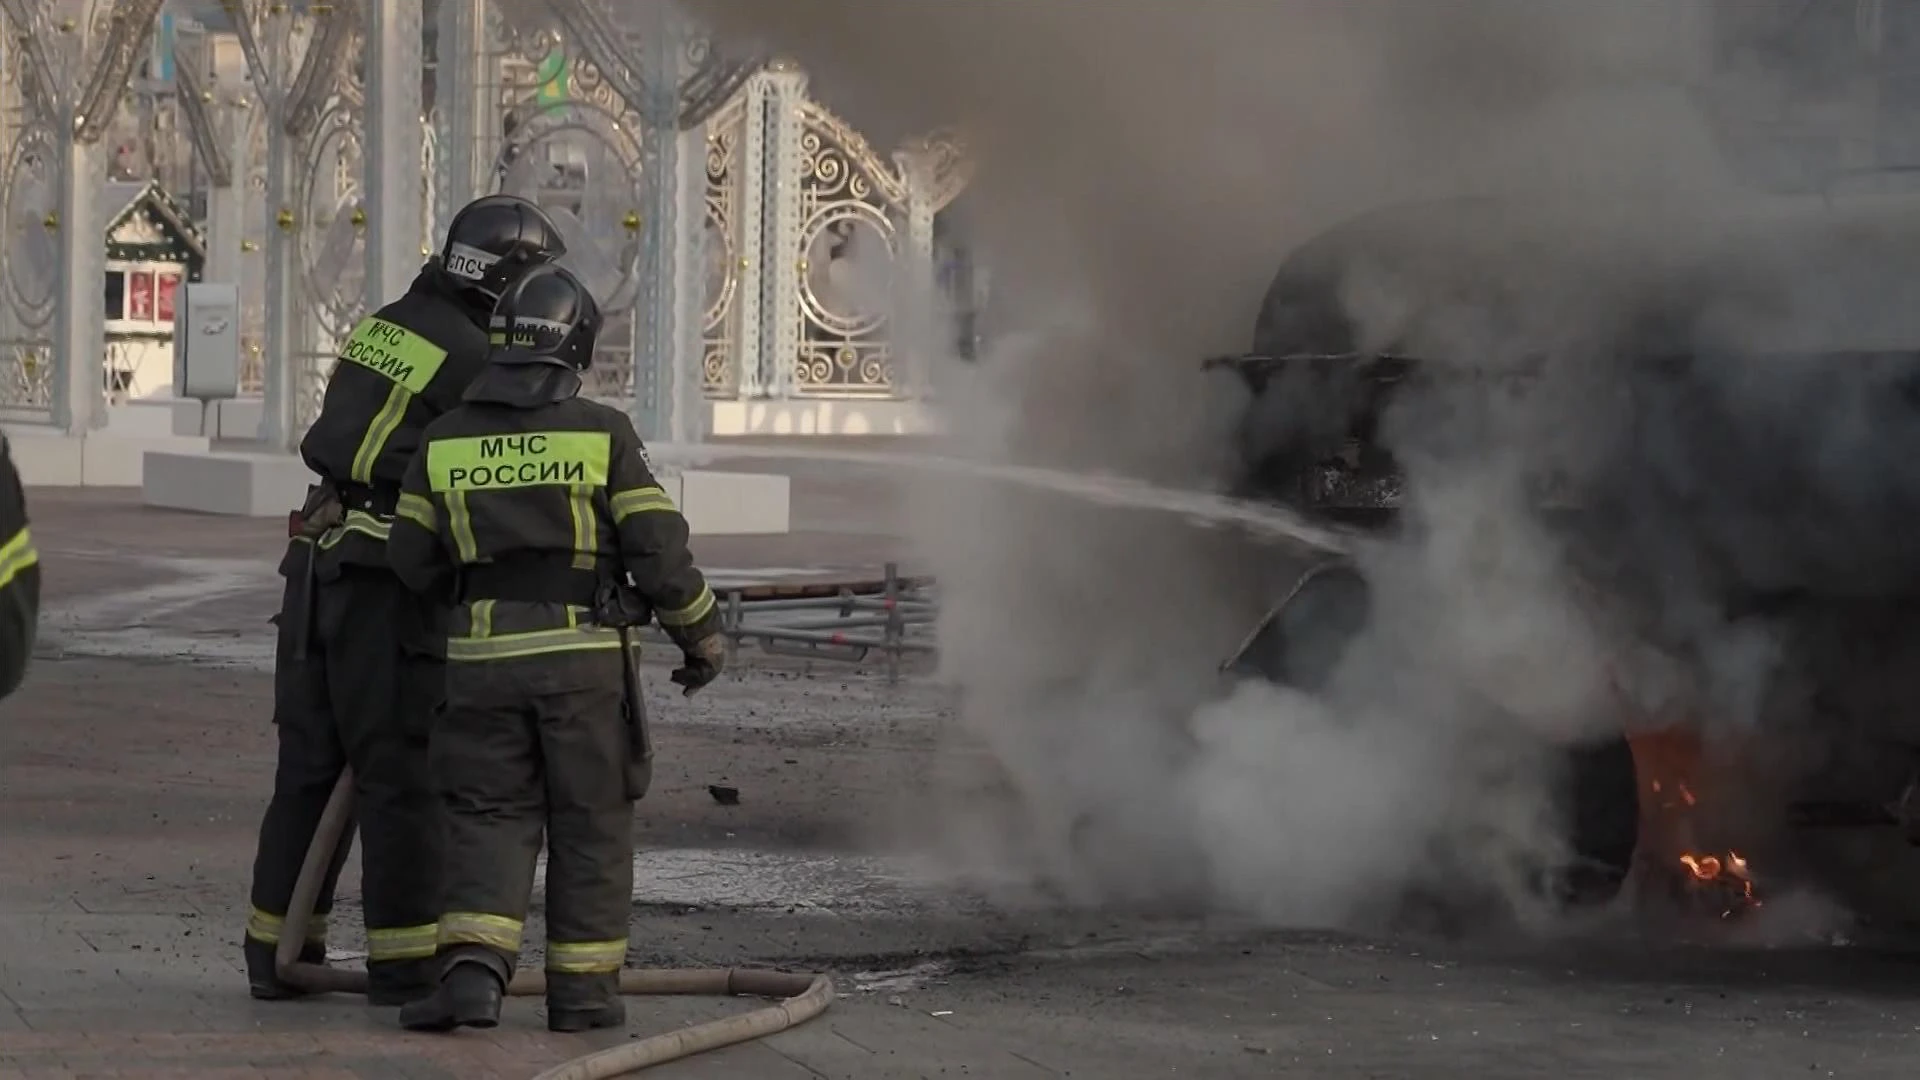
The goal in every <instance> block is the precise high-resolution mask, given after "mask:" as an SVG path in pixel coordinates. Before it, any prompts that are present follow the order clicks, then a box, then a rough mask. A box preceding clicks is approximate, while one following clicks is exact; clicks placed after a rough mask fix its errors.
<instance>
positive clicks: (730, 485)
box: [661, 469, 793, 536]
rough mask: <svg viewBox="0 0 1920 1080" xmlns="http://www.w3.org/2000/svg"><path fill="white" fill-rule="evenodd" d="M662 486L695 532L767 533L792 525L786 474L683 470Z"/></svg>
mask: <svg viewBox="0 0 1920 1080" xmlns="http://www.w3.org/2000/svg"><path fill="white" fill-rule="evenodd" d="M661 485H662V486H663V487H665V488H666V489H667V494H668V495H671V496H672V497H673V501H674V504H675V505H676V506H678V507H680V512H681V513H682V514H683V515H685V516H686V519H687V528H688V529H689V530H690V531H691V532H692V533H693V534H694V535H695V536H769V535H780V534H784V533H786V532H788V531H790V530H791V529H792V528H793V482H792V481H791V480H789V479H788V478H787V477H784V476H774V475H769V474H766V473H738V472H708V471H705V470H700V469H683V470H680V471H679V474H678V475H675V476H667V477H663V478H662V479H661Z"/></svg>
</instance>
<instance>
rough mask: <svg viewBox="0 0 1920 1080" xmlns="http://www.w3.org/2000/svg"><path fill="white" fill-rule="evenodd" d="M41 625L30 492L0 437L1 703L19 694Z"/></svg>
mask: <svg viewBox="0 0 1920 1080" xmlns="http://www.w3.org/2000/svg"><path fill="white" fill-rule="evenodd" d="M39 622H40V553H39V552H38V551H36V550H35V549H34V546H33V533H32V531H31V530H29V529H28V528H27V493H26V491H25V489H23V488H22V487H21V486H20V471H19V470H18V469H16V468H14V465H13V449H12V447H10V446H8V445H7V439H6V436H4V435H0V698H3V697H6V696H7V695H8V694H11V693H13V692H14V691H15V690H18V689H20V681H21V680H22V679H24V678H26V676H27V657H28V656H29V655H30V654H31V653H32V652H33V636H34V630H35V628H36V627H37V626H38V625H39Z"/></svg>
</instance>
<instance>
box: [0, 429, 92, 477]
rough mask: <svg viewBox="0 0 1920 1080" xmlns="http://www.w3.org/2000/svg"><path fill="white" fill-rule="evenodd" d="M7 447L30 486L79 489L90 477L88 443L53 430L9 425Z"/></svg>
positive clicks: (16, 466) (14, 463)
mask: <svg viewBox="0 0 1920 1080" xmlns="http://www.w3.org/2000/svg"><path fill="white" fill-rule="evenodd" d="M6 431H7V445H8V449H9V451H10V452H11V453H12V455H13V467H14V468H15V469H18V470H19V472H20V482H21V483H23V484H25V485H27V486H28V487H79V486H80V484H81V481H82V479H83V478H84V476H85V475H86V466H85V463H84V462H85V457H86V455H85V454H84V452H83V451H84V450H85V442H86V441H85V440H84V439H83V438H81V437H79V436H76V435H68V434H67V433H65V432H63V431H56V430H54V429H53V428H50V427H38V426H35V425H31V424H19V425H15V424H8V425H7V426H6Z"/></svg>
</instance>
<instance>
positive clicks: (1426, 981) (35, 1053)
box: [0, 465, 1920, 1080]
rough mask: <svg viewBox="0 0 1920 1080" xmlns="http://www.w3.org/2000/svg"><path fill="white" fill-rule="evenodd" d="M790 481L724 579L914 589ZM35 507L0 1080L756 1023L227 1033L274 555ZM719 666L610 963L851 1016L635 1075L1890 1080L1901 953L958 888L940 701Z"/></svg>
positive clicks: (250, 1025) (290, 1020)
mask: <svg viewBox="0 0 1920 1080" xmlns="http://www.w3.org/2000/svg"><path fill="white" fill-rule="evenodd" d="M753 467H764V466H761V465H756V466H753ZM794 472H795V475H796V490H795V505H796V511H797V513H798V514H799V515H800V517H801V520H800V522H799V526H800V529H801V531H800V532H798V533H796V534H794V535H792V536H788V537H770V538H753V539H746V538H721V539H715V540H711V541H705V542H702V543H701V544H700V545H698V547H699V550H700V553H701V556H702V559H703V561H705V562H706V563H707V564H708V565H709V566H712V567H715V568H716V576H717V577H724V576H725V575H724V573H722V572H723V571H736V572H738V573H739V574H740V575H742V576H741V577H740V580H743V581H746V580H768V579H773V578H795V579H798V578H803V577H808V576H810V575H811V574H812V572H814V571H823V572H831V573H832V574H841V573H856V572H857V573H870V572H872V571H873V570H875V569H877V568H878V567H879V565H880V564H882V563H884V562H886V561H888V560H899V561H901V562H903V563H905V564H907V565H908V566H909V567H911V566H912V564H913V559H912V554H913V553H912V551H911V549H910V546H909V544H908V541H907V540H906V539H905V536H906V535H907V530H906V529H904V528H903V527H901V524H900V522H899V519H898V514H899V510H898V506H899V503H898V499H897V497H894V496H888V495H886V494H885V493H882V494H881V495H878V496H875V497H872V498H866V497H863V496H862V492H866V491H870V489H871V481H870V479H869V478H859V479H851V478H848V477H844V476H838V475H836V474H835V473H834V472H833V470H830V469H825V468H818V467H814V468H798V467H796V468H795V470H794ZM896 495H897V493H896ZM33 498H34V511H35V529H36V533H37V534H38V536H39V537H40V542H41V546H42V549H43V552H44V554H45V560H46V565H47V573H48V582H49V585H48V598H49V607H48V611H47V615H46V633H45V639H44V641H43V642H42V649H41V654H40V655H39V657H38V658H37V660H36V664H35V667H34V669H33V672H32V674H31V676H30V680H29V683H28V685H27V687H26V688H25V689H24V690H23V691H22V692H21V693H20V694H19V695H18V696H17V697H15V698H13V699H10V700H8V701H7V702H6V703H4V705H0V845H3V846H0V851H4V853H5V858H4V859H0V1078H11V1077H22V1078H24V1077H85V1076H137V1077H174V1076H177V1077H183V1078H184V1077H196V1078H205V1077H340V1078H346V1077H355V1078H364V1080H376V1078H379V1080H384V1078H449V1080H451V1078H468V1077H494V1076H497V1077H505V1078H513V1080H520V1078H525V1077H530V1076H532V1075H533V1074H534V1073H536V1072H538V1071H539V1070H541V1069H543V1068H545V1067H548V1066H550V1065H553V1064H555V1063H557V1062H559V1061H561V1060H564V1059H566V1058H568V1057H570V1056H572V1055H574V1054H577V1053H581V1052H583V1051H585V1050H587V1049H590V1048H593V1047H596V1046H601V1045H610V1044H612V1043H617V1042H619V1041H621V1040H622V1039H624V1038H629V1037H638V1036H641V1035H644V1034H649V1033H654V1032H658V1031H663V1030H667V1029H670V1028H672V1027H674V1026H676V1025H678V1024H682V1023H686V1022H689V1021H692V1020H696V1019H702V1018H706V1017H710V1016H716V1015H721V1014H723V1013H726V1012H729V1011H741V1010H744V1009H746V1008H749V1007H751V1006H750V1004H749V1003H744V1002H724V1001H721V1002H713V1001H703V1000H693V999H646V1000H640V1001H636V1002H635V1003H634V1004H633V1006H632V1008H631V1010H630V1024H629V1029H628V1031H627V1032H625V1033H619V1032H615V1033H605V1034H602V1035H597V1036H590V1037H581V1036H570V1037H561V1036H554V1035H550V1034H548V1033H547V1032H546V1031H545V1029H544V1026H543V1024H542V1023H541V1018H540V1014H539V1006H538V1003H537V1002H513V1003H510V1005H509V1007H508V1012H507V1018H506V1022H505V1023H504V1024H503V1026H502V1027H501V1028H499V1029H497V1030H496V1031H494V1032H491V1033H486V1034H479V1033H464V1034H461V1035H457V1036H452V1037H431V1036H416V1035H407V1034H404V1033H401V1032H399V1031H397V1030H396V1029H395V1027H394V1024H393V1017H392V1014H391V1012H390V1011H383V1010H373V1009H369V1008H367V1007H365V1006H364V1005H362V1004H360V1003H358V1002H357V1001H355V1000H352V999H337V998H336V999H326V1000H316V1001H309V1002H299V1003H286V1004H263V1003H257V1002H253V1001H251V1000H249V999H248V997H247V996H246V992H245V987H244V985H243V982H242V979H241V975H240V969H239V967H238V963H237V962H238V948H237V942H238V940H239V936H240V928H241V925H242V922H243V920H244V917H245V912H246V905H245V891H246V882H247V874H248V866H249V863H250V860H251V857H252V845H253V830H254V828H255V826H256V824H257V820H258V814H259V812H260V810H261V808H262V807H263V806H264V803H265V799H266V796H267V792H268V790H269V786H270V777H271V766H272V737H271V729H270V726H269V724H268V722H267V708H268V702H269V694H268V688H269V673H268V670H267V665H266V664H265V662H264V659H265V657H266V652H265V649H266V645H267V634H268V627H267V624H266V618H267V616H268V615H269V614H270V613H271V611H272V609H273V607H274V604H275V601H276V600H277V595H278V591H277V582H276V579H275V578H274V577H273V574H272V569H273V562H274V560H275V557H276V556H277V554H278V549H279V547H280V545H281V544H283V543H284V539H283V538H282V537H280V536H279V535H277V534H278V533H279V532H280V529H279V528H278V523H276V522H271V521H268V522H250V521H233V520H228V519H214V518H205V517H196V516H193V515H186V514H178V513H171V512H163V511H153V510H146V509H142V508H140V507H138V506H137V505H136V504H135V501H134V500H133V498H132V497H131V495H130V493H124V492H99V491H89V492H55V491H44V492H38V491H37V492H34V493H33ZM890 499H891V501H889V500H890ZM809 507H812V508H814V509H812V510H809V509H808V508H809ZM810 515H811V516H810ZM746 656H747V661H746V662H745V663H744V664H743V665H742V666H741V668H740V669H739V671H738V672H737V673H736V674H734V675H731V676H730V677H729V678H728V679H727V680H725V681H724V682H723V684H721V685H718V686H716V687H714V688H713V689H712V690H711V692H710V693H708V694H706V695H703V696H702V697H700V698H698V699H695V700H694V701H692V702H686V701H683V700H681V699H679V698H678V697H673V696H670V695H669V694H667V693H666V692H664V691H663V690H662V689H661V687H663V686H665V679H664V668H665V666H666V657H665V656H664V655H663V656H661V657H659V658H658V663H657V664H656V665H655V667H656V669H657V670H656V672H655V675H656V677H654V678H651V679H649V680H648V684H649V692H650V694H652V695H653V700H652V701H650V706H651V707H652V708H653V711H654V715H655V717H656V718H657V721H658V731H657V738H658V764H657V766H656V778H655V786H654V791H653V793H652V794H651V795H650V796H649V797H648V799H647V800H646V801H645V802H644V803H643V804H642V805H641V807H640V808H639V810H638V813H637V821H638V823H639V830H640V831H639V841H638V844H637V849H636V852H635V865H636V869H637V871H638V873H637V874H636V887H635V894H636V895H635V901H634V924H633V926H634V928H633V938H632V940H633V952H632V956H631V960H632V962H633V963H635V964H641V965H662V966H709V965H739V964H753V965H773V966H779V967H784V968H791V969H802V970H807V969H824V970H828V971H831V972H832V973H833V974H834V977H835V979H836V982H837V984H838V986H839V989H840V990H841V993H842V996H841V998H840V999H839V1000H838V1001H837V1003H836V1004H835V1006H834V1008H833V1009H832V1010H831V1011H830V1012H829V1013H828V1014H827V1015H826V1016H825V1017H823V1018H821V1019H820V1020H818V1021H815V1022H814V1023H812V1024H809V1025H807V1026H804V1027H802V1028H800V1029H797V1030H795V1031H792V1032H788V1033H785V1034H782V1035H779V1036H777V1037H774V1038H771V1039H768V1040H765V1041H764V1042H761V1043H757V1044H753V1045H751V1046H747V1047H741V1048H735V1049H730V1050H726V1051H721V1052H718V1053H715V1054H711V1055H706V1056H703V1057H701V1058H696V1059H693V1060H691V1061H688V1062H684V1063H680V1064H676V1065H672V1066H668V1067H665V1068H662V1069H659V1070H656V1071H655V1072H654V1073H652V1074H651V1075H657V1076H660V1077H663V1078H674V1077H681V1078H694V1077H706V1076H711V1077H750V1078H768V1080H781V1078H785V1077H795V1078H799V1077H835V1078H839V1077H845V1078H849V1080H867V1078H892V1077H900V1078H911V1077H956V1076H974V1077H986V1078H1001V1077H1005V1078H1022V1077H1055V1076H1079V1077H1091V1078H1115V1080H1128V1078H1134V1077H1143V1078H1144V1077H1160V1076H1167V1077H1193V1076H1199V1077H1269V1076H1283V1075H1285V1076H1313V1077H1352V1078H1362V1077H1365V1078H1398V1077H1406V1078H1410V1080H1413V1078H1427V1077H1437V1078H1460V1080H1480V1078H1507V1077H1512V1078H1521V1077H1540V1076H1573V1077H1596V1078H1598V1077H1607V1078H1614V1077H1681V1076H1685V1077H1689V1078H1699V1077H1743V1078H1750V1077H1789V1076H1791V1077H1829V1076H1840V1077H1882V1076H1885V1077H1896V1076H1899V1077H1907V1076H1912V1075H1913V1074H1914V1073H1915V1072H1916V1070H1920V1006H1916V1000H1920V958H1915V957H1910V956H1908V955H1906V954H1903V953H1901V952H1899V951H1897V950H1889V949H1882V948H1871V949H1870V948H1866V947H1861V946H1854V947H1848V948H1794V949H1772V950H1744V951H1736V950H1717V951H1716V950H1703V949H1682V948H1674V947H1668V946H1663V945H1660V944H1658V943H1655V942H1653V941H1651V940H1647V939H1644V938H1640V937H1637V936H1634V935H1632V934H1626V933H1623V934H1616V935H1614V936H1612V937H1609V938H1607V939H1604V940H1601V941H1597V942H1596V941H1591V940H1589V941H1586V942H1567V943H1562V944H1556V945H1543V944H1540V943H1537V942H1531V943H1526V944H1524V945H1523V944H1520V943H1517V942H1516V943H1501V942H1497V941H1495V942H1486V941H1483V942H1478V943H1472V944H1460V943H1455V944H1446V943H1440V942H1435V941H1427V940H1417V939H1412V938H1400V939H1383V938H1374V939H1369V938H1363V937H1358V936H1353V935H1346V934H1335V933H1323V932H1319V931H1311V930H1274V929H1270V928H1260V927H1254V926H1249V925H1245V924H1241V923H1237V922H1234V921H1232V920H1223V919H1211V918H1199V917H1194V916H1174V915H1164V914H1161V915H1156V914H1151V913H1138V912H1129V913H1119V912H1084V911H1074V910H1070V909H1065V908H1062V907H1060V906H1058V905H1055V904H1049V903H1045V902H1043V901H1041V900H1039V899H1035V898H1033V897H1032V896H1031V894H1023V893H1020V892H1016V891H1007V892H1001V891H998V890H995V891H992V892H988V891H983V886H982V885H981V884H980V883H979V882H977V881H976V882H964V883H963V882H962V881H960V880H959V879H957V878H955V877H954V876H953V875H952V874H950V873H948V872H947V871H946V869H945V867H944V866H943V864H942V861H941V860H939V859H936V858H933V857H932V856H931V854H930V852H931V851H932V850H935V849H934V848H932V847H930V846H929V844H928V843H927V842H926V841H927V838H928V837H930V836H932V835H933V834H935V833H937V832H938V825H939V822H938V821H937V820H934V819H936V818H937V817H938V813H939V810H938V804H937V803H935V802H934V801H932V800H931V799H930V798H929V797H928V794H927V792H928V791H929V789H930V786H931V785H933V784H934V782H935V777H936V774H943V775H944V774H945V773H948V772H951V771H952V770H955V769H959V770H962V771H964V770H966V769H970V768H971V769H978V770H979V771H981V772H982V773H983V774H984V773H986V772H988V771H990V770H989V768H988V764H987V763H986V762H985V761H984V759H983V757H982V755H981V752H980V751H979V750H978V748H976V747H974V746H972V745H970V744H969V743H968V742H967V741H966V740H965V738H964V737H962V736H961V734H960V733H958V732H956V731H955V730H954V725H953V722H952V713H951V700H950V694H949V692H948V691H947V690H945V689H944V688H942V687H940V686H938V685H936V684H934V682H933V681H932V680H931V679H930V678H929V677H928V676H927V675H926V674H925V673H924V672H918V671H914V670H910V671H909V672H908V674H907V675H906V677H904V678H903V679H901V680H900V681H899V682H897V683H895V682H892V681H890V680H889V679H887V678H886V676H885V674H884V672H883V670H882V666H881V665H880V664H879V663H877V662H876V661H873V660H870V661H869V662H867V663H866V664H864V665H852V664H840V663H833V662H825V661H811V662H809V661H804V660H796V659H791V658H774V657H767V656H764V655H761V654H757V653H753V652H749V653H747V654H746ZM668 689H670V688H668ZM714 785H722V786H726V787H731V788H734V789H736V790H737V791H738V792H739V793H740V797H739V800H738V803H737V804H735V805H725V804H723V803H722V802H720V801H718V800H716V799H715V798H714V796H713V795H712V794H711V792H710V790H709V788H710V786H714ZM343 892H344V896H343V900H342V905H341V910H342V913H343V917H341V918H339V919H338V920H337V924H338V926H339V929H338V931H337V933H336V938H335V940H334V942H333V946H334V948H335V950H336V951H337V953H338V954H339V955H340V956H342V957H350V956H352V955H353V954H354V953H355V952H357V950H358V949H359V947H360V938H359V935H358V933H357V930H356V929H355V928H354V927H352V925H351V924H352V923H353V922H354V921H355V919H354V917H353V915H354V895H355V893H356V892H357V883H356V880H355V877H354V875H353V873H352V872H350V873H349V875H348V878H347V881H346V883H345V885H344V886H343ZM1020 897H1024V898H1020ZM530 936H532V937H534V938H535V939H537V932H536V933H535V934H533V935H530Z"/></svg>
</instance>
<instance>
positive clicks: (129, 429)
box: [102, 398, 199, 439]
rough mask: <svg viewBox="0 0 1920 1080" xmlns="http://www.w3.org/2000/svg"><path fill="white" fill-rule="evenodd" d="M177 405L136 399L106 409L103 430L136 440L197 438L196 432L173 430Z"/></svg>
mask: <svg viewBox="0 0 1920 1080" xmlns="http://www.w3.org/2000/svg"><path fill="white" fill-rule="evenodd" d="M173 406H174V402H173V401H172V399H170V398H134V399H132V400H129V401H123V402H120V403H119V404H115V405H109V406H107V426H106V427H105V428H103V429H102V430H103V431H105V432H106V434H108V435H126V436H131V437H134V438H161V439H165V438H170V437H172V436H174V435H197V434H199V432H195V431H177V430H175V428H174V419H173V413H174V408H173Z"/></svg>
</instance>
